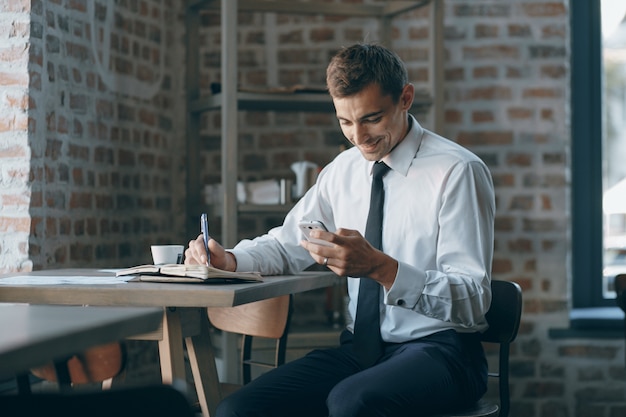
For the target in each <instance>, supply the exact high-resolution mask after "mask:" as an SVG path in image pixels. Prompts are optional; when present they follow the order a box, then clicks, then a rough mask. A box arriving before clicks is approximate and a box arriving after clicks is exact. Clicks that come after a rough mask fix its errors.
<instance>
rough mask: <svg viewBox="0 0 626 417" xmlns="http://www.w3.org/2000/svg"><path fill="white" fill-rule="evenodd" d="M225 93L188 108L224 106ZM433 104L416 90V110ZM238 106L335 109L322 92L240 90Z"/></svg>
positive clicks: (204, 99)
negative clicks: (249, 91)
mask: <svg viewBox="0 0 626 417" xmlns="http://www.w3.org/2000/svg"><path fill="white" fill-rule="evenodd" d="M222 100H223V97H222V93H218V94H214V95H211V96H208V97H203V98H200V99H196V100H193V101H191V102H190V103H189V110H190V111H191V112H194V113H200V112H204V111H210V110H219V109H220V108H222ZM431 105H432V99H431V98H430V96H429V95H428V94H426V93H420V92H416V94H415V100H414V101H413V107H412V108H411V109H412V111H413V112H415V113H426V112H427V111H428V109H429V108H430V106H431ZM237 109H238V110H255V111H309V112H331V113H333V112H334V111H335V107H334V106H333V102H332V100H331V98H330V96H329V95H328V94H325V93H324V94H319V93H248V92H239V93H237Z"/></svg>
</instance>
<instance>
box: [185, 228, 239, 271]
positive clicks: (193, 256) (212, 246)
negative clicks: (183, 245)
mask: <svg viewBox="0 0 626 417" xmlns="http://www.w3.org/2000/svg"><path fill="white" fill-rule="evenodd" d="M209 251H210V252H211V266H213V267H215V268H218V269H221V270H224V271H235V270H236V269H237V260H236V259H235V255H233V254H232V253H230V252H226V251H225V250H224V248H223V247H222V245H220V244H219V243H218V242H217V241H216V240H214V239H209ZM206 260H207V256H206V250H205V249H204V239H203V236H202V234H200V235H198V237H197V238H196V240H191V241H190V242H189V247H188V248H187V249H186V250H185V265H194V264H201V265H206Z"/></svg>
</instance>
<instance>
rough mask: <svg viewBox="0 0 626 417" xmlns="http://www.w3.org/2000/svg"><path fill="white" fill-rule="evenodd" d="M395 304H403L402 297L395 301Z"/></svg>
mask: <svg viewBox="0 0 626 417" xmlns="http://www.w3.org/2000/svg"><path fill="white" fill-rule="evenodd" d="M396 304H398V305H399V306H403V305H404V300H403V299H402V298H400V299H399V300H398V301H396Z"/></svg>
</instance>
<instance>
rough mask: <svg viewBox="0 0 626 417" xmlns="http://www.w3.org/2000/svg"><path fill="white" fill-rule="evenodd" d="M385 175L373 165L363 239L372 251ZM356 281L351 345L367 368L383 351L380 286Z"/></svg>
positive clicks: (378, 234)
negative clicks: (356, 296) (355, 304)
mask: <svg viewBox="0 0 626 417" xmlns="http://www.w3.org/2000/svg"><path fill="white" fill-rule="evenodd" d="M387 171H389V167H388V166H387V165H386V164H385V163H384V162H376V163H375V164H374V170H373V174H372V192H371V195H370V211H369V214H368V215H367V225H366V227H365V238H366V239H367V241H368V242H369V243H370V244H371V245H372V246H373V247H375V248H376V249H382V240H383V202H384V201H385V190H384V188H383V176H384V175H385V174H386V173H387ZM360 280H361V282H360V284H359V299H358V302H357V307H356V320H355V322H354V341H353V343H354V351H355V354H356V356H357V358H358V360H359V363H360V364H361V366H363V367H364V368H367V367H369V366H372V365H373V364H374V363H375V362H376V360H377V359H378V358H379V357H380V355H381V354H382V351H383V346H382V339H381V337H380V284H379V283H378V282H376V281H374V280H373V279H370V278H365V277H363V278H361V279H360Z"/></svg>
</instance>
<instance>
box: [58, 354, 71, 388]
mask: <svg viewBox="0 0 626 417" xmlns="http://www.w3.org/2000/svg"><path fill="white" fill-rule="evenodd" d="M54 370H55V372H56V374H57V382H58V383H59V389H60V390H61V391H67V390H69V389H70V388H71V386H72V378H71V377H70V371H69V369H68V368H67V360H63V361H57V362H54Z"/></svg>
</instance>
